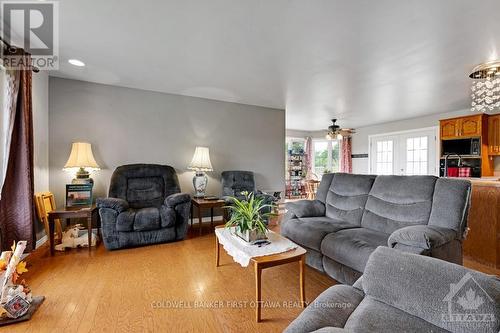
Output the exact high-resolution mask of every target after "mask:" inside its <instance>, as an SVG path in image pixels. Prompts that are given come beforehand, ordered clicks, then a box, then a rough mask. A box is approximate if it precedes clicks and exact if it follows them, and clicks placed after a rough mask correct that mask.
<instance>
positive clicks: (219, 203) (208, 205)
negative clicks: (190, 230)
mask: <svg viewBox="0 0 500 333" xmlns="http://www.w3.org/2000/svg"><path fill="white" fill-rule="evenodd" d="M225 205H226V202H225V201H224V200H222V199H217V200H207V199H203V198H191V226H193V209H194V208H196V209H197V212H198V226H199V228H200V236H201V234H202V228H201V223H202V219H203V216H202V214H201V212H202V210H203V209H210V226H211V227H213V225H214V208H222V207H224V206H225Z"/></svg>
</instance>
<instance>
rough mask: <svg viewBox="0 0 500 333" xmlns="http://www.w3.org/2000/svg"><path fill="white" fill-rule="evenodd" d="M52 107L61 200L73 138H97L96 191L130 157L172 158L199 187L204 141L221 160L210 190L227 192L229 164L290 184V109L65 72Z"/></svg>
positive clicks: (186, 182)
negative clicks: (198, 149) (194, 163)
mask: <svg viewBox="0 0 500 333" xmlns="http://www.w3.org/2000/svg"><path fill="white" fill-rule="evenodd" d="M49 106H50V112H49V118H50V127H49V130H50V136H49V161H50V189H51V191H53V192H54V194H55V195H56V199H57V201H58V204H59V205H62V204H64V195H65V184H67V183H69V182H70V181H71V179H72V178H73V175H72V174H68V173H67V172H65V171H62V167H63V166H64V164H65V163H66V160H67V158H68V156H69V153H70V150H71V143H72V142H74V141H87V142H90V143H91V144H92V146H93V152H94V156H95V158H96V160H97V162H98V163H99V165H100V166H101V167H102V170H101V171H98V172H96V173H94V174H93V175H92V177H93V178H94V181H95V187H94V189H95V190H94V195H95V196H103V195H106V194H107V190H108V187H109V179H110V177H111V174H112V172H113V170H114V169H115V168H116V167H117V166H119V165H122V164H127V163H160V164H169V165H171V166H173V167H174V168H176V169H177V172H178V175H179V180H180V183H181V188H182V190H183V191H185V192H189V193H193V187H192V184H191V180H192V177H193V172H192V171H188V170H186V167H187V165H188V164H189V162H190V161H191V158H192V156H193V153H194V149H195V146H198V145H199V146H208V147H209V148H210V158H211V161H212V165H213V167H214V172H211V173H209V174H208V176H209V178H210V179H209V185H208V191H207V193H208V194H214V195H219V194H220V191H221V188H220V187H221V185H220V182H219V179H220V173H221V172H222V171H224V170H241V169H243V170H251V171H254V172H255V173H256V181H257V185H258V187H259V188H260V189H263V190H283V189H284V171H283V170H284V163H285V161H284V158H283V151H284V144H285V112H284V110H277V109H269V108H263V107H257V106H249V105H242V104H235V103H227V102H219V101H213V100H207V99H201V98H193V97H185V96H179V95H171V94H163V93H157V92H151V91H144V90H137V89H129V88H121V87H116V86H108V85H101V84H95V83H88V82H82V81H75V80H67V79H59V78H50V80H49Z"/></svg>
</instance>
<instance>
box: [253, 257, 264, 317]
mask: <svg viewBox="0 0 500 333" xmlns="http://www.w3.org/2000/svg"><path fill="white" fill-rule="evenodd" d="M254 268H255V320H256V321H257V322H260V312H261V302H262V301H261V297H262V295H261V277H262V268H261V267H260V266H259V264H258V263H255V266H254Z"/></svg>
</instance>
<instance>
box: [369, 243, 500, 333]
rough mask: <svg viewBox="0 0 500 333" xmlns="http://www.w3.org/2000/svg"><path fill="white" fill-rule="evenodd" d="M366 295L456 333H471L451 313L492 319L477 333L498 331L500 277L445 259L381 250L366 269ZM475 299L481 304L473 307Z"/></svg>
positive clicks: (371, 257) (374, 254) (377, 250)
mask: <svg viewBox="0 0 500 333" xmlns="http://www.w3.org/2000/svg"><path fill="white" fill-rule="evenodd" d="M388 281H390V283H388ZM363 290H364V292H365V294H366V295H369V296H370V297H372V298H373V299H376V300H378V301H380V302H383V303H385V304H388V305H390V306H393V307H395V308H398V309H401V310H403V311H405V312H408V313H410V314H411V315H414V316H417V317H419V318H422V319H425V320H426V321H428V322H430V323H432V324H434V325H436V326H439V327H441V328H444V329H447V330H450V331H452V332H470V331H471V329H470V327H467V322H463V321H460V320H453V319H451V317H449V316H450V314H452V315H454V314H457V315H459V314H464V313H465V314H471V315H477V314H486V315H488V314H489V315H490V317H489V318H490V319H491V321H484V322H483V323H481V324H484V325H487V326H482V327H478V328H481V330H475V331H476V332H498V330H499V328H500V307H499V306H498V304H500V280H499V279H498V277H495V276H490V275H486V274H483V273H480V272H476V271H473V270H470V269H467V268H465V267H462V266H460V265H455V264H451V263H449V262H446V261H443V260H439V259H435V258H431V257H426V256H421V255H416V254H411V253H405V252H401V251H398V250H394V249H390V248H387V247H380V248H378V249H376V250H375V251H374V252H373V254H372V255H371V256H370V260H369V261H368V263H367V265H366V269H365V271H364V275H363ZM471 298H472V299H473V300H470V299H471ZM460 299H462V301H461V300H460ZM476 299H477V301H478V303H477V304H471V302H474V301H475V300H476ZM463 302H465V303H463ZM468 305H471V306H472V307H467V306H468ZM446 318H450V319H446ZM486 319H487V318H486Z"/></svg>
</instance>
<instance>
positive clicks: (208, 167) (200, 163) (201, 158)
mask: <svg viewBox="0 0 500 333" xmlns="http://www.w3.org/2000/svg"><path fill="white" fill-rule="evenodd" d="M188 169H189V170H195V171H212V170H213V168H212V163H211V162H210V154H209V150H208V147H196V150H195V151H194V156H193V160H192V161H191V163H190V164H189V166H188Z"/></svg>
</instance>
